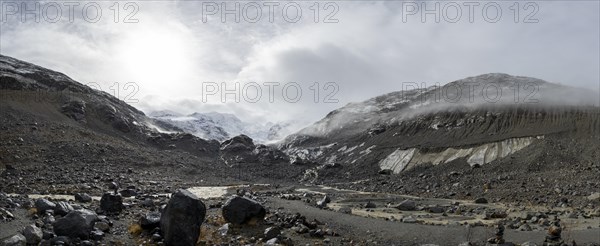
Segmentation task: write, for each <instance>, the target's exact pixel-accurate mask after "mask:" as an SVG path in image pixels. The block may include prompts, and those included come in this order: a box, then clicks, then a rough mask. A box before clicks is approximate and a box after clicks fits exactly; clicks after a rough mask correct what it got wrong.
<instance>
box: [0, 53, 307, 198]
mask: <svg viewBox="0 0 600 246" xmlns="http://www.w3.org/2000/svg"><path fill="white" fill-rule="evenodd" d="M0 81H1V83H0V172H2V171H4V170H7V169H16V170H17V171H16V172H23V174H25V173H27V172H30V173H31V175H29V176H28V177H27V178H22V179H20V180H16V179H13V178H14V177H17V176H14V175H9V176H6V179H5V180H3V182H0V189H2V190H3V191H5V192H17V191H19V192H30V191H31V189H33V190H34V191H37V192H40V191H44V190H47V189H49V188H50V185H52V187H54V188H55V189H66V188H65V187H70V186H72V185H73V184H77V183H78V182H84V183H86V185H91V184H90V183H87V182H88V181H90V180H93V181H100V180H104V179H106V180H121V181H123V182H135V181H136V180H134V179H127V178H126V176H123V175H120V176H119V175H118V174H127V173H131V172H129V171H130V169H131V170H140V172H139V173H138V174H137V175H136V179H157V178H159V177H157V175H156V174H159V175H158V176H160V177H162V178H165V179H172V180H174V181H176V180H193V181H194V182H196V181H197V180H202V181H203V182H209V183H215V184H220V183H228V182H235V181H236V180H240V179H248V180H254V176H253V174H254V173H258V174H259V175H258V176H259V178H258V179H260V177H261V176H262V177H268V176H270V174H269V173H261V170H263V169H262V168H257V166H252V165H251V163H250V164H248V165H243V166H238V167H236V168H235V169H233V165H228V164H227V163H225V161H223V159H222V158H221V155H222V154H223V155H225V154H226V153H225V152H224V151H223V150H221V145H220V143H219V142H218V141H216V140H205V139H202V138H199V137H196V136H194V135H192V134H189V133H165V132H161V131H158V130H157V129H156V127H155V126H156V124H155V123H156V122H155V121H154V120H153V119H152V118H150V117H147V116H146V115H144V113H142V112H141V111H139V110H137V109H135V108H134V107H132V106H130V105H128V104H126V103H125V102H123V101H121V100H119V99H117V98H115V97H113V96H111V95H109V94H107V93H105V92H102V91H98V90H94V89H92V88H90V87H87V86H85V85H83V84H81V83H79V82H77V81H74V80H73V79H71V78H69V77H68V76H66V75H64V74H62V73H59V72H55V71H52V70H49V69H45V68H43V67H40V66H37V65H34V64H31V63H27V62H24V61H20V60H17V59H14V58H11V57H7V56H0ZM252 147H253V148H254V147H256V148H258V147H261V148H262V149H261V150H257V151H256V154H253V155H256V158H254V159H256V160H258V159H261V158H258V155H259V154H260V153H269V151H270V150H271V148H265V147H266V146H254V144H252ZM251 152H252V151H251ZM227 154H229V155H231V153H227ZM259 167H260V166H259ZM264 168H265V169H267V168H268V169H270V170H273V168H272V167H271V166H269V167H266V166H265V167H264ZM245 169H251V170H252V171H248V172H245ZM19 170H20V171H19ZM25 170H29V171H25ZM33 170H41V172H38V171H33ZM142 170H143V171H142ZM233 170H235V172H236V173H244V174H245V175H232V172H233ZM13 172H14V171H13ZM68 173H72V174H74V175H67V174H68ZM142 173H143V174H142ZM283 173H284V174H283V175H284V176H285V175H286V174H287V173H286V172H283ZM298 173H300V171H298V172H297V174H296V175H298ZM198 174H202V175H198ZM104 175H106V176H104ZM39 177H42V178H39ZM76 177H79V179H78V178H76ZM119 177H120V178H119ZM150 177H152V178H150ZM93 178H98V179H93ZM123 179H124V180H123ZM63 192H64V191H63Z"/></svg>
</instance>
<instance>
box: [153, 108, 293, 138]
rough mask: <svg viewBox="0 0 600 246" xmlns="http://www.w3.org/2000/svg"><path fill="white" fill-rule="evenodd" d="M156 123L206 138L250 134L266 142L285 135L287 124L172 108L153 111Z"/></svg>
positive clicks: (166, 127)
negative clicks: (261, 122)
mask: <svg viewBox="0 0 600 246" xmlns="http://www.w3.org/2000/svg"><path fill="white" fill-rule="evenodd" d="M150 117H151V118H152V119H154V120H155V121H156V124H157V125H159V126H162V127H163V128H165V129H174V130H177V131H180V132H186V133H190V134H193V135H195V136H197V137H200V138H203V139H210V140H217V141H219V142H222V141H225V140H227V139H230V138H232V137H235V136H238V135H247V136H249V137H251V138H252V139H254V140H255V141H257V142H261V143H266V142H273V141H276V140H280V139H282V138H283V137H285V135H283V134H285V132H286V129H285V128H286V127H288V126H289V124H286V123H271V122H267V123H265V124H256V123H249V122H244V121H242V120H240V119H239V118H238V117H236V116H235V115H233V114H225V113H218V112H209V113H193V114H189V115H182V114H179V113H176V112H172V111H157V112H152V113H150Z"/></svg>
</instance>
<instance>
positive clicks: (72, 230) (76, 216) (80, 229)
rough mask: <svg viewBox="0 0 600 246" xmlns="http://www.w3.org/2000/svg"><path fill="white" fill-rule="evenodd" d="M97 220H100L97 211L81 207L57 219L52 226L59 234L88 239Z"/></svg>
mask: <svg viewBox="0 0 600 246" xmlns="http://www.w3.org/2000/svg"><path fill="white" fill-rule="evenodd" d="M96 220H98V216H97V215H96V213H94V212H92V211H90V210H87V209H81V210H75V211H71V212H70V213H68V214H67V215H66V216H65V217H62V218H60V219H58V220H56V222H54V224H52V226H53V227H54V233H56V235H58V236H66V237H70V238H81V239H87V238H88V237H89V234H90V232H92V229H93V228H94V223H95V222H96Z"/></svg>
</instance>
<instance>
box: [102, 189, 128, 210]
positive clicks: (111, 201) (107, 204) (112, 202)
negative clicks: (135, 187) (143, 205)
mask: <svg viewBox="0 0 600 246" xmlns="http://www.w3.org/2000/svg"><path fill="white" fill-rule="evenodd" d="M100 209H102V211H104V212H106V213H120V212H121V211H122V210H123V197H121V195H117V194H112V193H104V195H102V198H101V199H100Z"/></svg>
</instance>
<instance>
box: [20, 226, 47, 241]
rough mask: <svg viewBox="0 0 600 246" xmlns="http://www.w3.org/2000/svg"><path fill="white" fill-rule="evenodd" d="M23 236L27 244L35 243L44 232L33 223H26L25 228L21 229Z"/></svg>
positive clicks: (40, 239) (40, 238)
mask: <svg viewBox="0 0 600 246" xmlns="http://www.w3.org/2000/svg"><path fill="white" fill-rule="evenodd" d="M23 236H25V239H26V240H27V244H34V245H37V244H38V243H40V242H41V241H42V237H43V236H44V233H43V232H42V229H40V228H39V227H37V226H35V225H28V226H26V227H25V229H23Z"/></svg>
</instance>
